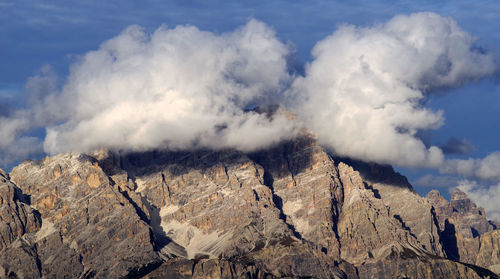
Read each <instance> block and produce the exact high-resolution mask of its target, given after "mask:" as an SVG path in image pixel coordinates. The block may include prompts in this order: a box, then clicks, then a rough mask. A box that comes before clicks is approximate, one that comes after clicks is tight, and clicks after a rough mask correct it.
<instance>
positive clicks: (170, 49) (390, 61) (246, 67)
mask: <svg viewBox="0 0 500 279" xmlns="http://www.w3.org/2000/svg"><path fill="white" fill-rule="evenodd" d="M474 44H475V39H474V38H473V37H472V36H471V35H469V34H467V33H466V32H465V31H463V30H461V29H460V28H459V27H458V25H457V24H456V22H454V21H453V20H452V19H450V18H444V17H441V16H439V15H437V14H433V13H418V14H412V15H409V16H404V15H402V16H396V17H394V18H393V19H392V20H390V21H389V22H387V23H385V24H379V25H375V26H373V27H368V28H358V27H355V26H342V27H340V28H339V29H338V30H337V31H335V32H334V33H333V34H332V35H330V36H328V37H327V38H325V39H324V40H322V41H320V42H318V43H317V44H316V46H315V47H314V49H313V57H314V60H313V61H312V62H311V63H309V64H308V65H307V66H306V74H305V76H303V77H294V76H291V75H290V74H289V72H288V69H287V61H286V60H287V58H288V56H289V55H290V52H291V51H290V48H289V47H288V46H287V45H285V44H283V43H282V42H281V41H279V40H278V39H277V37H276V35H275V33H274V31H273V30H272V29H270V28H269V27H267V26H266V25H265V24H263V23H261V22H259V21H256V20H250V21H249V22H248V23H247V24H246V25H245V26H243V27H241V28H239V29H237V30H235V31H234V32H230V33H224V34H214V33H211V32H205V31H200V30H199V29H197V28H196V27H193V26H178V27H175V28H173V29H169V28H167V27H164V26H162V27H160V28H158V29H157V30H156V31H155V32H153V33H148V32H145V31H144V30H143V29H142V28H141V27H138V26H131V27H129V28H127V29H126V30H124V31H123V32H122V33H121V34H119V35H118V36H116V37H114V38H112V39H110V40H108V41H106V42H104V43H103V44H102V45H101V46H100V47H99V48H98V49H97V50H95V51H91V52H88V53H87V54H85V55H84V56H82V57H81V58H80V59H79V61H78V62H77V63H75V64H74V65H72V67H71V70H70V75H69V77H68V78H67V80H66V81H65V83H64V84H63V86H62V88H61V89H60V90H59V89H58V86H57V85H58V79H57V77H56V76H55V74H54V72H53V71H52V70H51V69H50V68H49V67H44V68H42V69H41V71H40V73H39V74H37V75H36V76H35V77H32V78H30V79H29V80H28V82H27V84H26V90H27V91H28V92H29V95H30V96H31V97H30V98H29V99H30V101H29V102H28V105H29V108H28V109H25V110H20V111H17V112H15V113H13V114H9V115H6V116H1V117H0V149H1V150H3V151H1V150H0V155H2V154H11V155H5V156H4V158H7V157H8V156H13V155H12V154H13V153H12V152H11V151H9V152H7V151H6V150H7V149H12V147H13V146H15V144H18V141H19V143H20V139H22V141H23V142H30V141H33V140H34V139H35V138H33V137H31V136H29V135H30V133H31V131H32V130H33V129H37V128H44V129H45V130H46V136H45V139H44V141H43V149H44V150H45V151H46V152H47V153H58V152H65V151H77V152H88V151H91V150H94V149H96V148H102V147H104V148H111V149H127V150H147V149H155V148H170V149H192V148H198V147H201V148H213V149H221V148H236V149H239V150H243V151H251V150H255V149H258V148H265V147H267V146H269V145H271V144H273V143H277V142H279V141H281V140H283V139H288V138H291V137H293V136H294V135H295V134H296V133H297V131H298V130H299V129H298V128H297V127H298V126H300V125H302V123H304V124H305V125H306V126H307V128H308V129H310V130H312V131H313V132H314V133H316V134H317V136H318V138H319V141H320V142H321V143H322V144H323V145H325V146H327V147H329V148H331V149H332V150H334V151H335V152H336V153H337V154H338V155H342V156H348V157H353V158H356V159H361V160H365V161H374V162H378V163H389V164H396V165H400V166H425V167H434V168H439V167H442V168H443V169H445V168H448V169H449V171H448V172H447V173H460V174H462V173H464V172H465V171H463V170H462V169H463V168H465V167H463V166H462V165H464V166H472V167H475V168H476V169H477V170H474V171H471V172H473V174H471V175H472V176H477V177H494V178H495V177H496V175H498V174H495V172H496V169H498V168H495V166H496V165H493V167H492V168H488V167H487V166H489V165H491V164H493V163H494V162H489V161H485V165H484V166H483V164H481V163H479V161H478V162H476V161H477V160H472V159H471V160H468V161H463V162H446V161H445V159H444V154H443V151H442V150H441V149H440V148H439V147H437V146H430V147H428V146H426V145H425V144H424V143H423V142H422V141H421V140H420V139H419V138H418V137H417V132H418V131H419V130H426V129H436V128H439V127H440V125H442V124H443V121H444V118H443V116H442V112H441V111H432V110H430V109H427V108H425V107H424V106H423V103H424V101H425V99H426V96H427V94H431V93H432V92H433V90H435V89H437V88H439V89H442V88H445V87H453V86H459V85H461V84H462V83H463V82H466V81H470V80H474V79H478V78H481V77H484V76H486V75H489V74H491V73H492V72H493V71H494V69H495V65H494V62H493V58H492V57H491V56H490V55H489V54H485V53H484V52H481V51H478V50H476V48H475V45H474ZM254 104H257V105H267V104H280V105H281V107H284V108H286V109H288V110H290V111H292V112H293V113H296V114H297V116H298V117H297V119H292V118H291V117H289V116H288V113H287V112H284V111H283V110H279V111H278V113H276V114H274V116H273V117H271V118H270V117H268V116H267V115H266V114H258V113H256V112H252V111H250V112H249V111H245V107H246V106H248V105H254ZM32 143H33V144H32V145H31V146H30V150H31V151H30V152H32V153H33V152H36V150H35V149H33V148H40V146H41V145H40V144H39V143H34V142H32ZM460 147H463V146H460ZM465 147H467V146H465ZM465 147H463V148H465ZM463 148H462V149H463ZM462 149H460V150H462ZM464 150H465V149H464ZM2 152H3V153H2ZM18 153H19V152H18ZM20 153H22V152H20ZM23 154H24V153H23ZM19 156H21V155H19ZM16 158H17V157H16ZM492 158H493V157H492ZM3 160H7V159H3ZM493 161H494V160H493ZM486 163H487V164H486ZM443 164H444V165H445V167H443V166H442V165H443ZM455 165H456V166H455Z"/></svg>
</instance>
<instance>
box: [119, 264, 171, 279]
mask: <svg viewBox="0 0 500 279" xmlns="http://www.w3.org/2000/svg"><path fill="white" fill-rule="evenodd" d="M162 264H163V261H156V262H151V263H148V264H147V265H144V266H141V267H137V268H134V269H132V270H130V271H129V272H128V274H127V275H125V276H124V277H123V278H127V279H133V278H142V277H144V276H145V275H147V274H149V273H151V272H152V271H153V270H155V269H157V268H159V267H160V266H161V265H162Z"/></svg>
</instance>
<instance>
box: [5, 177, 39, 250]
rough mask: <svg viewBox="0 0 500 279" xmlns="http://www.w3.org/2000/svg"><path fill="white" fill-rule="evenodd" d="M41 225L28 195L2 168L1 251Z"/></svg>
mask: <svg viewBox="0 0 500 279" xmlns="http://www.w3.org/2000/svg"><path fill="white" fill-rule="evenodd" d="M40 226H41V219H40V216H39V215H38V214H37V212H36V211H34V210H33V209H32V208H31V207H30V206H29V199H28V197H25V196H24V195H23V194H22V192H21V190H20V189H19V188H18V187H16V186H15V185H14V184H13V183H12V182H10V180H9V177H8V176H7V175H6V174H5V173H4V172H3V171H2V170H0V251H1V250H2V249H4V248H6V247H7V246H9V245H10V244H11V243H12V242H14V241H15V240H16V239H18V238H19V237H21V236H23V235H24V234H25V233H31V232H35V231H37V230H38V229H40Z"/></svg>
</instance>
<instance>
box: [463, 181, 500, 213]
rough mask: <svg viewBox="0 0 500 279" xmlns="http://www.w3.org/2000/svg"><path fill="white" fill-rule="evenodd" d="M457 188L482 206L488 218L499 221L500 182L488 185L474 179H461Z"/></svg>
mask: <svg viewBox="0 0 500 279" xmlns="http://www.w3.org/2000/svg"><path fill="white" fill-rule="evenodd" d="M458 188H460V189H461V190H462V191H464V192H465V193H466V194H467V196H469V198H470V199H471V200H472V201H473V202H475V203H476V204H478V205H480V206H482V207H484V209H485V210H486V215H487V217H488V218H489V219H493V220H496V221H500V203H499V202H498V201H500V183H499V184H494V185H490V186H484V185H480V184H478V183H477V182H475V181H469V180H463V181H461V182H460V184H459V186H458Z"/></svg>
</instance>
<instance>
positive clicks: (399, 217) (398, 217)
mask: <svg viewBox="0 0 500 279" xmlns="http://www.w3.org/2000/svg"><path fill="white" fill-rule="evenodd" d="M393 217H394V219H396V220H398V221H399V223H400V224H401V227H402V228H403V229H404V230H405V231H407V232H408V233H409V234H410V235H411V236H413V237H414V238H417V236H416V235H415V234H414V233H412V232H411V229H410V228H409V227H408V226H407V225H406V223H405V221H403V219H402V218H401V216H400V215H399V214H395V215H394V216H393Z"/></svg>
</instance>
